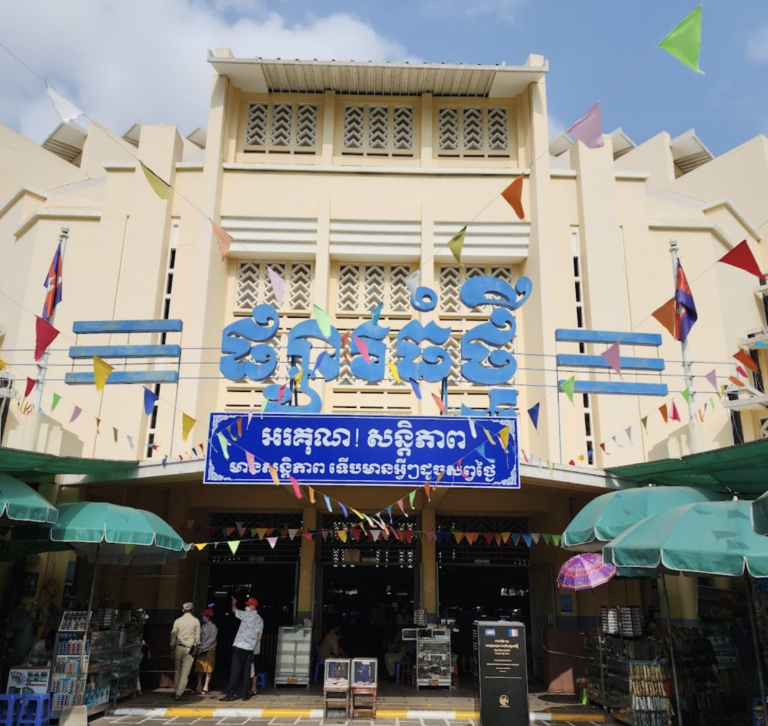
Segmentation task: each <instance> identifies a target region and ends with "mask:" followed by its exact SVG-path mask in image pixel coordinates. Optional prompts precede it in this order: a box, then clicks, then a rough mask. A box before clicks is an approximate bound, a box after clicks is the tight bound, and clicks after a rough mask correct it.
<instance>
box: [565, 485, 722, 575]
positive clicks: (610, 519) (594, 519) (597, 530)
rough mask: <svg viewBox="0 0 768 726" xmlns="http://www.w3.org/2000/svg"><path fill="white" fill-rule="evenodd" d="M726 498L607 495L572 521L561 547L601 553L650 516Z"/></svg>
mask: <svg viewBox="0 0 768 726" xmlns="http://www.w3.org/2000/svg"><path fill="white" fill-rule="evenodd" d="M726 497H727V495H725V494H720V493H718V492H711V491H707V490H704V489H696V488H694V487H638V488H636V489H620V490H619V491H615V492H609V493H608V494H603V495H601V496H599V497H597V498H596V499H593V500H592V501H591V502H590V503H589V504H587V506H586V507H584V509H582V510H581V511H580V512H579V513H578V514H577V515H576V516H575V517H574V518H573V521H572V522H571V523H570V524H569V525H568V527H567V528H566V530H565V532H564V533H563V536H562V540H561V542H562V546H563V547H564V548H565V549H568V550H572V551H576V552H600V551H601V550H602V548H603V545H605V544H606V543H607V542H610V541H611V540H612V539H614V538H615V537H618V536H619V535H620V534H622V533H623V532H625V531H626V530H627V529H629V528H630V527H631V526H632V525H634V524H637V523H638V522H639V521H641V520H643V519H645V518H646V517H648V516H650V515H651V514H656V513H657V512H662V511H664V510H666V509H669V508H670V507H675V506H678V505H680V504H690V503H694V502H709V501H722V500H724V499H726ZM620 574H621V573H620Z"/></svg>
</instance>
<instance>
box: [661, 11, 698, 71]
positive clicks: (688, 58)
mask: <svg viewBox="0 0 768 726" xmlns="http://www.w3.org/2000/svg"><path fill="white" fill-rule="evenodd" d="M656 47H657V48H663V49H664V50H666V51H667V53H669V54H670V55H671V56H672V57H674V58H677V60H679V61H680V62H681V63H683V64H684V65H686V66H688V67H689V68H690V69H691V70H693V71H696V73H703V71H702V70H701V68H699V53H700V52H701V5H698V6H697V7H696V8H695V9H694V10H693V11H692V12H691V13H690V14H689V15H688V16H687V17H686V18H684V19H683V20H682V21H681V22H680V23H678V24H677V25H676V26H675V27H674V28H673V29H672V30H671V31H670V33H669V34H668V35H666V36H665V37H664V38H663V39H662V40H661V42H660V43H659V44H658V45H657V46H656Z"/></svg>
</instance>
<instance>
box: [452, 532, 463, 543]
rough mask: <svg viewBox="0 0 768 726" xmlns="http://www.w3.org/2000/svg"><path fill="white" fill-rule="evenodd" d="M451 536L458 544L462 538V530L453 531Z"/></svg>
mask: <svg viewBox="0 0 768 726" xmlns="http://www.w3.org/2000/svg"><path fill="white" fill-rule="evenodd" d="M453 536H454V537H455V538H456V544H459V543H460V542H461V540H463V539H464V532H454V533H453Z"/></svg>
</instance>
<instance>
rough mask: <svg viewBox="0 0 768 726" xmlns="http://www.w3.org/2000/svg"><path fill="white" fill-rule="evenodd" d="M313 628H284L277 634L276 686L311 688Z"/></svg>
mask: <svg viewBox="0 0 768 726" xmlns="http://www.w3.org/2000/svg"><path fill="white" fill-rule="evenodd" d="M311 654H312V628H310V627H305V626H290V625H284V626H282V627H281V628H280V629H279V630H278V633H277V660H276V663H275V685H276V686H285V685H301V686H306V687H307V688H309V673H310V670H311V663H310V661H311Z"/></svg>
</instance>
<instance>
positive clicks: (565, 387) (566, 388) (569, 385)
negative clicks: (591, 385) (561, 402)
mask: <svg viewBox="0 0 768 726" xmlns="http://www.w3.org/2000/svg"><path fill="white" fill-rule="evenodd" d="M575 386H576V376H571V377H570V378H569V379H568V380H567V381H562V382H561V383H560V390H561V391H562V392H563V393H564V394H565V395H566V396H568V400H569V401H570V402H571V403H573V389H574V388H575Z"/></svg>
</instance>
